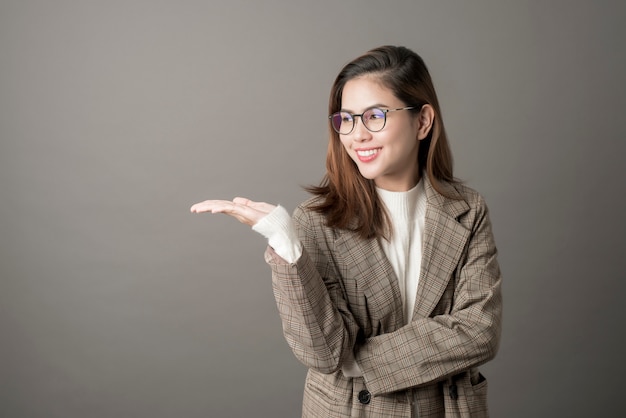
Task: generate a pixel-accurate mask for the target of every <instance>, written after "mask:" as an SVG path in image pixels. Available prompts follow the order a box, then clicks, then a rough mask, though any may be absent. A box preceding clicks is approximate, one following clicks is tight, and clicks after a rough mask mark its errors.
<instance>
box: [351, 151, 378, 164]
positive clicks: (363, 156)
mask: <svg viewBox="0 0 626 418" xmlns="http://www.w3.org/2000/svg"><path fill="white" fill-rule="evenodd" d="M379 152H380V148H371V149H363V150H356V155H357V157H359V160H360V161H363V162H367V161H371V160H373V159H374V158H376V156H377V155H378V153H379Z"/></svg>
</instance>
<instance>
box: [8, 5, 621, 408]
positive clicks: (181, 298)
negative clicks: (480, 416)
mask: <svg viewBox="0 0 626 418" xmlns="http://www.w3.org/2000/svg"><path fill="white" fill-rule="evenodd" d="M625 17H626V14H625V11H624V6H623V2H618V1H593V2H592V1H586V2H585V1H579V2H570V1H551V2H540V1H528V0H525V1H524V0H520V1H515V2H512V1H496V0H493V1H482V0H481V1H472V2H447V1H420V2H418V1H394V2H380V1H369V0H367V1H348V0H344V1H315V2H312V1H307V2H304V1H263V2H253V1H248V2H244V1H228V2H225V1H224V2H215V1H199V0H198V1H190V0H185V1H148V0H145V1H106V2H105V1H101V2H97V1H90V2H86V1H67V0H62V1H54V2H51V1H33V0H1V1H0V336H1V337H0V338H1V343H0V416H1V417H12V418H21V417H24V418H26V417H28V418H32V417H46V418H51V417H63V418H68V417H151V418H158V417H190V418H192V417H244V416H259V417H294V416H298V415H299V411H300V403H301V394H302V388H303V381H304V375H305V369H304V367H303V366H302V365H300V364H299V363H298V362H297V361H296V360H295V359H294V357H293V356H292V354H291V352H290V351H289V349H288V347H287V345H286V343H285V342H284V340H283V337H282V334H281V325H280V321H279V318H278V315H277V312H276V308H275V305H274V300H273V297H272V294H271V287H270V278H269V269H268V268H267V266H266V265H265V264H264V262H263V258H262V253H263V250H264V247H265V243H264V241H263V239H262V238H261V237H260V236H257V235H256V234H255V233H253V232H252V231H250V230H249V229H248V228H247V227H245V226H243V225H240V224H238V223H236V222H235V221H234V220H232V219H229V218H227V217H224V216H198V215H191V214H190V213H189V206H190V205H191V204H193V203H195V202H197V201H200V200H204V199H207V198H228V199H230V198H232V197H235V196H237V195H243V196H248V197H250V198H253V199H259V200H266V201H270V202H275V203H281V204H283V205H284V206H286V207H287V208H288V209H290V210H292V209H293V208H294V207H295V205H296V204H297V203H298V202H300V201H301V200H303V199H305V198H306V197H307V196H306V194H305V193H304V192H303V191H302V189H301V188H300V186H301V185H305V184H311V183H317V182H318V181H319V179H320V178H321V176H322V174H323V171H324V155H325V147H326V104H327V95H328V91H329V89H330V85H331V83H332V81H333V78H334V76H335V75H336V73H337V71H338V70H339V69H340V68H341V66H342V65H343V64H344V63H345V62H347V61H348V60H350V59H352V58H354V57H355V56H356V55H358V54H360V53H362V52H364V51H366V50H367V49H370V48H372V47H375V46H378V45H381V44H401V45H406V46H408V47H410V48H412V49H414V50H416V51H417V52H418V53H420V54H421V55H422V56H423V57H424V58H425V60H426V62H427V64H428V65H429V68H430V70H431V73H432V75H433V78H434V81H435V84H436V87H437V88H438V92H439V95H440V100H441V103H442V106H443V109H444V115H443V116H444V120H445V122H446V125H447V129H448V131H449V134H450V137H451V141H452V148H453V152H454V155H455V160H456V173H457V175H458V176H459V177H460V178H462V179H464V180H465V181H467V183H468V184H470V185H471V186H473V187H475V188H477V189H478V190H479V191H481V192H482V193H483V194H484V195H485V197H486V199H487V201H488V203H489V205H490V208H491V213H492V215H491V216H492V220H493V223H494V228H495V234H496V241H497V243H498V247H499V249H500V261H501V265H502V269H503V272H504V278H505V284H504V297H505V322H504V332H503V339H502V344H501V349H500V352H499V354H498V357H497V358H496V359H495V360H494V361H493V362H491V363H489V364H488V365H486V366H485V367H484V372H485V374H486V375H487V376H488V379H489V380H490V395H489V396H490V402H491V408H492V413H493V416H494V417H507V418H508V417H524V418H527V417H554V416H568V417H589V416H602V417H608V416H620V414H619V413H617V412H615V411H616V408H617V407H619V406H621V404H622V402H621V378H622V376H623V374H624V372H625V371H626V370H625V367H624V361H623V343H622V342H621V341H622V338H623V337H624V330H623V329H624V319H625V318H624V316H625V315H624V309H623V303H624V301H623V299H624V295H625V292H624V284H623V282H624V278H625V273H624V271H625V270H626V269H625V268H626V265H625V262H624V255H625V254H626V240H625V237H626V226H625V220H624V219H625V218H624V214H625V213H626V201H625V196H626V194H625V193H624V192H625V187H624V180H625V179H626V170H625V168H624V156H625V151H626V149H625V146H624V137H625V134H626V126H625V122H624V121H625V120H626V117H624V115H625V114H626V99H625V97H626V88H625V86H626V77H625V74H626V49H625V48H624V39H626V29H625V27H624V25H623V24H622V23H623V20H624V18H625Z"/></svg>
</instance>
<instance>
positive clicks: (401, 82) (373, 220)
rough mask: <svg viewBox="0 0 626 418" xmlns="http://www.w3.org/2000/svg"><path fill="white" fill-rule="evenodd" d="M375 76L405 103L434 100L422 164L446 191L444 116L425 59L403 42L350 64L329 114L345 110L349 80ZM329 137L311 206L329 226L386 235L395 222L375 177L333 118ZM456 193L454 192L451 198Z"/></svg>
mask: <svg viewBox="0 0 626 418" xmlns="http://www.w3.org/2000/svg"><path fill="white" fill-rule="evenodd" d="M366 74H367V75H374V76H376V77H377V78H378V81H379V82H380V83H381V84H382V85H383V86H385V87H386V88H388V89H390V90H391V91H392V92H393V94H394V95H395V96H396V97H397V98H398V99H400V100H401V101H402V102H404V103H405V105H407V106H415V107H416V109H414V110H412V112H416V113H417V112H419V111H420V109H421V106H422V105H424V104H430V105H431V106H432V108H433V110H434V113H435V119H434V121H433V126H432V127H431V130H430V132H429V134H428V136H427V137H426V138H425V139H423V140H421V141H420V145H419V150H418V157H417V159H418V166H419V169H420V171H421V172H422V175H424V174H426V175H428V178H429V179H430V182H431V184H432V185H433V188H434V189H435V190H436V191H437V192H438V193H441V194H444V195H446V192H445V190H444V188H443V187H442V182H449V183H454V182H456V180H455V179H454V176H453V174H452V153H451V151H450V146H449V145H448V138H447V136H446V131H445V129H444V126H443V120H442V119H441V109H440V107H439V101H438V100H437V94H436V93H435V87H434V85H433V82H432V79H431V77H430V74H429V72H428V69H427V68H426V64H425V63H424V60H422V58H421V57H420V56H419V55H417V54H416V53H415V52H413V51H411V50H410V49H408V48H405V47H401V46H381V47H379V48H376V49H372V50H371V51H369V52H367V53H366V54H364V55H362V56H360V57H358V58H356V59H354V60H353V61H351V62H350V63H348V64H347V65H346V66H345V67H343V69H342V70H341V72H340V73H339V75H337V78H336V79H335V82H334V83H333V86H332V88H331V91H330V100H329V103H328V114H333V113H334V112H338V111H340V110H341V97H342V93H343V88H344V86H345V85H346V83H347V82H348V81H350V80H352V79H354V78H357V77H360V76H363V75H366ZM328 127H329V131H330V140H329V142H328V151H327V154H326V175H325V176H324V178H323V179H322V182H321V183H320V185H319V186H310V187H307V188H306V189H307V190H308V191H309V192H311V193H312V194H314V195H317V196H320V199H316V200H315V202H314V203H312V204H311V206H310V207H311V209H313V210H315V211H317V212H320V213H322V214H323V215H324V216H325V218H326V224H327V225H328V226H329V227H334V228H340V229H349V230H353V231H356V232H357V233H358V234H359V235H360V236H361V237H362V238H366V239H367V238H374V237H376V238H378V237H388V235H389V231H391V225H390V223H389V219H388V217H387V214H386V211H385V210H384V206H383V204H382V202H381V201H380V199H379V197H378V193H377V192H376V187H375V185H374V181H373V180H369V179H366V178H364V177H363V176H362V175H361V174H360V173H359V170H358V168H357V166H356V164H355V163H354V161H352V159H351V158H350V156H349V155H348V153H347V152H346V150H345V149H344V147H343V145H342V144H341V140H340V139H339V134H338V133H336V132H335V131H334V130H333V129H332V127H331V125H330V120H329V125H328ZM449 197H454V196H449Z"/></svg>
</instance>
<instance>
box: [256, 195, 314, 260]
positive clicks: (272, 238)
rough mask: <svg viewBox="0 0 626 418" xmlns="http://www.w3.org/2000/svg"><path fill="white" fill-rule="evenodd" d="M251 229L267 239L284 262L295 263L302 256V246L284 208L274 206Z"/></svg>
mask: <svg viewBox="0 0 626 418" xmlns="http://www.w3.org/2000/svg"><path fill="white" fill-rule="evenodd" d="M252 229H253V230H254V231H256V232H258V233H259V234H261V235H263V236H264V237H265V238H267V240H268V244H269V245H270V247H272V248H273V249H274V252H276V254H278V255H279V256H280V257H281V258H283V259H285V261H287V262H289V263H295V262H296V261H297V260H298V259H299V258H300V256H301V255H302V244H301V243H300V240H299V239H298V234H297V232H296V228H295V226H294V225H293V221H292V220H291V216H290V215H289V213H288V212H287V210H286V209H285V208H284V207H282V206H280V205H279V206H276V207H275V208H274V210H272V211H271V212H270V213H268V214H267V215H265V216H264V217H263V218H261V219H260V220H259V221H258V222H257V223H256V224H254V225H253V226H252Z"/></svg>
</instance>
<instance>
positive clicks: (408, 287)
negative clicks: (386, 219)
mask: <svg viewBox="0 0 626 418" xmlns="http://www.w3.org/2000/svg"><path fill="white" fill-rule="evenodd" d="M376 190H377V191H378V196H379V197H380V198H381V200H382V201H383V203H384V204H385V207H386V208H387V211H388V212H389V216H390V217H391V224H392V226H393V231H392V235H391V240H389V241H387V240H385V239H383V240H382V242H381V245H382V247H383V251H384V252H385V255H386V256H387V258H388V259H389V262H390V263H391V266H392V267H393V271H394V272H395V273H396V277H397V278H398V285H399V286H400V294H401V296H402V306H403V308H404V319H405V321H406V323H408V322H410V321H411V318H412V316H413V309H414V308H415V295H416V293H417V283H418V281H419V274H420V267H421V262H422V235H423V231H424V220H425V214H426V195H425V192H424V182H422V181H420V182H419V183H418V184H417V186H415V187H413V188H412V189H411V190H409V191H407V192H390V191H388V190H383V189H378V188H377V189H376Z"/></svg>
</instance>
